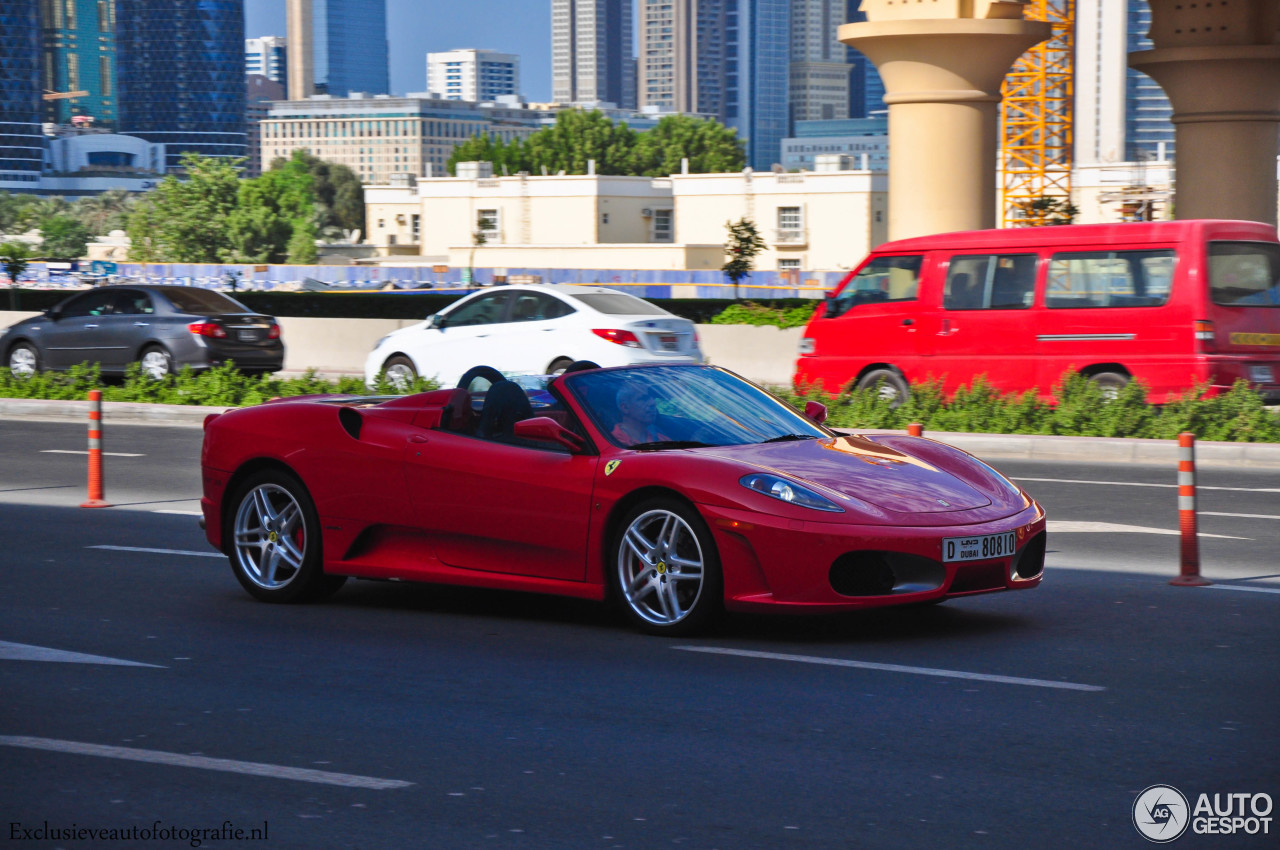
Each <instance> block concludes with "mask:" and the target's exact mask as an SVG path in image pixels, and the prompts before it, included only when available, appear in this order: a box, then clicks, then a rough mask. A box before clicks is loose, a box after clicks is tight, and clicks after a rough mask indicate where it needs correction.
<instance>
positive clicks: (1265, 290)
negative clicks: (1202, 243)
mask: <svg viewBox="0 0 1280 850" xmlns="http://www.w3.org/2000/svg"><path fill="white" fill-rule="evenodd" d="M1209 289H1210V292H1211V293H1212V296H1213V303H1214V304H1222V305H1224V306H1229V307H1245V306H1248V307H1280V245H1275V244H1272V243H1269V242H1210V243H1209Z"/></svg>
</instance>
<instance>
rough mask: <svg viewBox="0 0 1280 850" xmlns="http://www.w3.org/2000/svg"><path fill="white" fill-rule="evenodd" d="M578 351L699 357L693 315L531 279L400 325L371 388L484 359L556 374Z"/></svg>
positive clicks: (445, 375)
mask: <svg viewBox="0 0 1280 850" xmlns="http://www.w3.org/2000/svg"><path fill="white" fill-rule="evenodd" d="M575 360H592V361H594V362H596V363H598V364H599V365H601V366H606V367H607V366H627V365H631V364H636V363H701V362H702V360H703V358H702V351H701V349H699V347H698V334H697V331H696V330H695V328H694V325H693V322H691V321H689V320H688V319H682V318H680V317H679V316H676V315H673V314H671V313H668V312H667V311H666V310H663V309H662V308H661V307H657V306H655V305H653V304H650V303H649V302H648V301H645V300H643V299H640V298H636V297H635V296H634V295H628V294H627V293H625V292H619V291H618V290H616V289H606V288H604V287H599V286H567V285H554V284H533V285H523V284H522V285H513V286H503V287H500V288H496V289H487V290H482V291H480V292H476V293H473V294H471V295H468V296H467V297H465V298H463V299H461V300H459V301H457V302H455V303H453V304H450V305H449V307H448V308H446V309H444V310H441V311H440V312H439V313H436V314H435V315H432V316H429V317H427V319H426V320H425V321H422V322H419V323H418V324H416V325H410V326H409V327H407V328H401V329H400V330H398V331H395V332H393V333H392V334H390V335H389V336H386V337H383V338H382V340H381V341H380V342H379V343H378V344H377V345H376V346H374V349H373V351H372V352H370V354H369V357H368V358H367V359H366V360H365V364H364V375H365V382H366V383H367V384H369V386H370V387H372V386H373V385H374V383H375V382H376V381H377V378H378V375H379V374H380V373H383V372H385V373H386V376H387V379H388V380H389V381H390V382H391V383H392V384H393V385H395V386H404V385H405V384H406V383H407V382H409V381H412V380H413V379H414V378H416V377H418V376H422V377H424V378H434V379H435V380H436V381H437V382H439V384H440V386H442V387H451V386H453V385H454V384H456V383H457V382H458V379H459V378H461V377H462V374H463V373H464V372H465V371H466V370H467V369H469V368H471V367H472V366H474V365H475V364H477V363H484V364H486V365H488V366H492V367H493V368H495V369H497V370H498V371H500V372H504V373H507V374H521V373H524V374H555V373H556V372H559V371H561V370H563V369H564V368H565V367H566V366H568V365H569V364H570V363H572V362H573V361H575Z"/></svg>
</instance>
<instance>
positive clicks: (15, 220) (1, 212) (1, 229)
mask: <svg viewBox="0 0 1280 850" xmlns="http://www.w3.org/2000/svg"><path fill="white" fill-rule="evenodd" d="M39 200H40V198H38V197H37V196H35V195H11V194H9V193H8V192H0V233H17V232H19V231H20V230H29V229H30V228H29V227H20V226H19V222H24V221H26V220H27V216H26V212H25V210H26V208H27V207H28V206H30V205H31V204H34V203H35V202H37V201H39Z"/></svg>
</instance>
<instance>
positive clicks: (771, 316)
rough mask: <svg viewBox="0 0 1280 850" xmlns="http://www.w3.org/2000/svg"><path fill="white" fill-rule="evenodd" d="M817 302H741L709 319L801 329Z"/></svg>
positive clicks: (718, 322) (715, 321)
mask: <svg viewBox="0 0 1280 850" xmlns="http://www.w3.org/2000/svg"><path fill="white" fill-rule="evenodd" d="M816 306H817V302H812V301H811V302H809V303H807V304H796V305H793V306H785V307H777V306H772V305H765V304H758V303H756V302H754V301H742V302H738V303H734V304H730V305H729V306H728V307H726V308H724V309H723V310H721V311H720V312H719V313H717V314H716V315H714V316H712V317H711V324H713V325H776V326H777V327H780V328H802V327H804V326H805V325H807V324H809V319H811V318H812V317H813V310H814V308H815V307H816ZM668 309H670V308H668Z"/></svg>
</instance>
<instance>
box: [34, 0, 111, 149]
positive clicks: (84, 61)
mask: <svg viewBox="0 0 1280 850" xmlns="http://www.w3.org/2000/svg"><path fill="white" fill-rule="evenodd" d="M43 6H44V14H43V20H42V21H41V24H42V27H43V35H44V50H43V53H44V55H43V57H42V61H41V68H40V72H41V74H40V75H41V80H42V83H43V85H44V88H45V90H46V91H50V92H75V91H84V92H88V94H86V95H85V96H83V97H76V98H65V99H60V100H50V101H47V102H46V103H45V105H44V118H45V120H46V121H51V122H53V123H55V124H69V123H71V119H72V118H80V117H89V118H92V119H93V122H92V123H93V126H94V127H100V128H101V127H106V128H111V127H114V126H115V120H116V80H115V77H116V70H115V64H116V21H115V17H116V2H115V0H54V2H49V3H45V4H43Z"/></svg>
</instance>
